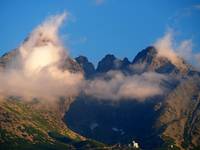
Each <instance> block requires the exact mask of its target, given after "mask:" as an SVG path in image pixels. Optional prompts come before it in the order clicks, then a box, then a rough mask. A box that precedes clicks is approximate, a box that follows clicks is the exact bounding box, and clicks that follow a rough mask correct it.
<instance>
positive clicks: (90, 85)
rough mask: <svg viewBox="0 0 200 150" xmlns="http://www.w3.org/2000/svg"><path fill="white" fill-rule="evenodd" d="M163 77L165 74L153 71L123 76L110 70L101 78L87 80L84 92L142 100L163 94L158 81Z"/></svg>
mask: <svg viewBox="0 0 200 150" xmlns="http://www.w3.org/2000/svg"><path fill="white" fill-rule="evenodd" d="M165 79H166V76H164V75H161V74H158V73H153V72H146V73H143V74H141V75H132V76H125V75H124V74H122V73H121V72H119V71H110V72H108V73H107V74H106V75H105V76H104V77H103V78H102V77H100V78H96V79H94V80H91V81H88V82H87V85H86V88H85V90H84V92H85V94H86V95H89V96H92V97H95V98H98V99H103V100H121V99H134V100H139V101H143V100H145V99H146V98H149V97H152V96H155V95H161V94H163V92H164V88H163V87H162V86H161V84H160V83H161V82H162V80H165Z"/></svg>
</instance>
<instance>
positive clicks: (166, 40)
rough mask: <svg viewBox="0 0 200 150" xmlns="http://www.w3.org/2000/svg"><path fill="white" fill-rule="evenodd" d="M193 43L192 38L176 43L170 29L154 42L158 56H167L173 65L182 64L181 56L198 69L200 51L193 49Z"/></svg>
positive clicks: (199, 67)
mask: <svg viewBox="0 0 200 150" xmlns="http://www.w3.org/2000/svg"><path fill="white" fill-rule="evenodd" d="M193 45H194V44H193V42H192V39H186V40H183V41H181V42H179V43H177V42H176V41H175V39H174V31H173V30H172V29H171V30H169V31H167V32H166V33H165V35H164V36H163V37H161V38H159V39H158V40H157V41H156V42H155V43H154V46H155V47H156V49H157V50H158V56H160V57H166V58H168V59H169V60H170V61H171V62H172V63H173V64H175V65H181V64H182V61H181V59H180V57H181V58H184V59H185V60H186V61H188V62H189V63H191V64H193V65H194V66H195V67H196V68H197V69H200V53H195V52H194V51H193Z"/></svg>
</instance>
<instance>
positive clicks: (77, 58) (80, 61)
mask: <svg viewBox="0 0 200 150" xmlns="http://www.w3.org/2000/svg"><path fill="white" fill-rule="evenodd" d="M75 59H76V61H77V62H79V63H85V62H88V58H87V57H86V56H82V55H81V56H78V57H76V58H75Z"/></svg>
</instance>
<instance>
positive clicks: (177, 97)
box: [65, 46, 200, 150]
mask: <svg viewBox="0 0 200 150" xmlns="http://www.w3.org/2000/svg"><path fill="white" fill-rule="evenodd" d="M179 61H180V62H181V65H175V64H173V63H172V62H171V61H170V60H169V59H168V58H165V57H159V56H158V55H157V50H156V49H155V48H154V47H152V46H150V47H147V48H145V49H143V50H142V51H141V52H139V53H138V54H137V55H136V57H135V58H134V59H133V61H132V62H129V60H128V59H127V58H125V59H124V60H120V59H119V58H116V57H115V56H114V55H111V54H108V55H106V56H105V57H104V58H103V59H102V60H101V61H100V62H99V63H98V66H97V68H96V70H95V72H96V76H99V74H100V76H101V75H102V76H103V75H104V74H105V73H107V72H109V71H112V70H117V71H121V72H123V73H124V74H125V75H128V76H129V75H140V74H142V73H145V72H155V73H159V74H162V75H165V76H167V77H168V79H169V80H168V83H163V84H164V86H165V87H166V88H168V89H169V91H168V92H166V93H165V95H163V96H155V97H151V98H149V99H148V100H146V101H144V102H138V101H135V100H132V99H123V100H120V101H114V102H113V101H109V100H108V101H105V100H101V99H96V98H94V97H90V96H86V95H80V96H79V97H77V98H76V100H75V101H74V102H73V103H72V105H71V106H70V109H69V111H68V112H67V113H66V115H65V122H67V124H68V126H69V127H70V128H71V129H73V130H74V131H76V132H78V133H81V134H82V135H84V136H86V137H90V138H93V139H96V140H98V141H101V142H104V143H108V144H115V143H118V142H120V143H122V144H127V143H130V141H132V140H136V141H138V142H139V143H140V145H141V147H142V148H143V149H147V150H151V149H152V150H155V149H160V148H163V149H168V148H171V147H173V148H171V149H195V148H196V149H198V146H199V145H200V143H199V142H198V141H199V135H200V132H199V131H200V130H199V127H200V125H199V122H198V118H199V117H200V114H199V112H198V110H199V108H198V107H199V91H200V90H199V88H197V87H198V86H199V79H200V74H199V72H198V71H196V70H195V69H194V68H193V67H192V66H191V65H189V64H187V63H186V62H185V60H183V59H182V58H179ZM83 70H84V69H83ZM141 94H142V93H141ZM195 98H196V99H195ZM77 120H78V122H77ZM104 132H106V134H104Z"/></svg>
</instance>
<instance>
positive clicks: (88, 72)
mask: <svg viewBox="0 0 200 150" xmlns="http://www.w3.org/2000/svg"><path fill="white" fill-rule="evenodd" d="M75 60H76V61H77V63H78V64H79V65H80V66H81V67H82V69H83V71H84V73H85V77H86V78H90V77H92V76H93V75H94V73H95V68H94V65H93V64H92V63H91V62H89V61H88V58H87V57H85V56H79V57H76V58H75Z"/></svg>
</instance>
